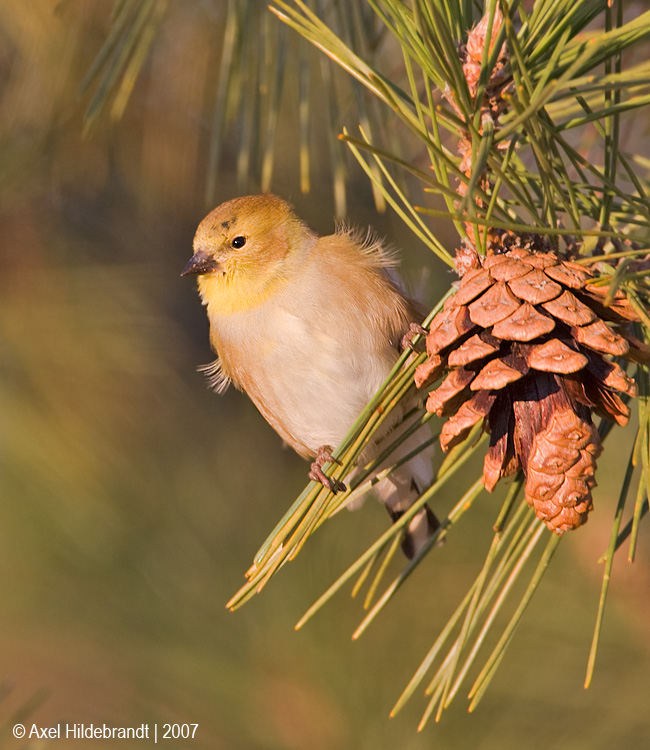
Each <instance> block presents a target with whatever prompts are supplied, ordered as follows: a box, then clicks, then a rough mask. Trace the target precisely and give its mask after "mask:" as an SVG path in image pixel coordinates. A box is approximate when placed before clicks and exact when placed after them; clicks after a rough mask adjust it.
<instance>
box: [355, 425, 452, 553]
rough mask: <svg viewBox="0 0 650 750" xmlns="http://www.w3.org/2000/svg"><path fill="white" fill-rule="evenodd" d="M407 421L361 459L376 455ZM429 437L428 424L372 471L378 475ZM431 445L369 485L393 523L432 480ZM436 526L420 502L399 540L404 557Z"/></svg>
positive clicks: (421, 542) (397, 435) (398, 432)
mask: <svg viewBox="0 0 650 750" xmlns="http://www.w3.org/2000/svg"><path fill="white" fill-rule="evenodd" d="M410 424H411V423H410V422H408V421H407V422H403V423H402V424H400V425H398V426H397V427H396V428H395V429H394V430H392V431H391V432H390V433H389V434H388V435H387V436H386V437H384V438H383V439H382V440H381V441H380V442H379V443H377V444H376V445H375V446H373V448H372V451H371V453H372V455H370V456H369V455H368V451H366V455H364V457H363V458H364V459H365V460H370V458H372V457H373V456H378V455H380V454H381V453H383V452H384V450H385V449H386V447H387V446H388V445H390V443H392V442H393V441H394V440H396V439H397V438H398V437H399V435H400V434H401V433H404V432H405V431H406V430H407V429H408V428H409V426H410ZM430 437H431V431H430V429H429V427H428V425H424V426H423V427H422V428H420V429H419V430H417V431H416V432H414V433H413V434H412V435H411V436H409V437H408V438H407V439H406V440H404V441H403V442H402V443H401V444H400V445H399V446H398V447H397V448H396V449H395V450H394V451H393V452H392V453H391V454H390V455H389V456H388V457H387V458H386V460H385V461H383V462H382V463H381V464H380V465H379V466H378V467H377V470H376V472H375V474H376V475H379V474H380V473H381V472H382V471H383V470H384V469H386V468H388V467H390V466H392V465H393V464H395V463H397V462H398V461H400V460H401V459H402V458H404V457H405V456H407V455H408V454H409V453H412V452H413V451H415V450H416V449H417V448H418V447H419V446H420V445H422V443H424V442H426V441H427V440H428V439H429V438H430ZM433 450H434V448H433V446H432V445H431V446H429V447H427V448H425V449H424V450H422V451H420V452H419V453H418V454H417V455H415V456H413V458H411V459H409V460H408V461H407V462H406V463H404V464H402V465H401V466H398V467H397V468H395V469H394V470H393V471H392V472H391V473H390V474H388V476H386V477H383V478H382V479H380V480H379V481H377V482H376V483H375V484H374V485H373V486H372V490H373V492H374V493H375V494H376V495H377V496H378V498H379V500H380V501H381V502H382V503H383V504H384V505H385V506H386V510H387V511H388V513H389V514H390V517H391V518H392V520H393V522H395V521H397V520H398V519H399V518H401V517H402V516H403V515H404V513H406V511H408V510H409V508H410V507H411V506H412V505H413V504H414V503H415V502H416V501H417V500H418V499H419V498H420V496H421V495H422V493H423V492H424V491H425V490H426V489H427V488H428V487H430V486H431V484H432V483H433V467H432V465H431V457H432V454H433ZM439 526H440V522H439V521H438V519H437V518H436V516H435V514H434V513H433V511H432V510H431V508H429V506H428V505H423V506H422V508H420V510H418V512H417V513H416V514H415V515H414V516H413V518H412V519H411V520H410V522H409V524H408V526H407V527H406V529H405V531H404V538H403V539H402V550H403V552H404V554H405V555H406V557H408V558H409V559H411V558H412V557H414V556H415V555H416V554H417V553H418V552H419V550H420V549H421V548H422V546H423V545H424V544H425V542H426V541H427V540H428V539H429V538H430V537H431V536H432V535H433V533H434V532H435V531H436V529H438V528H439Z"/></svg>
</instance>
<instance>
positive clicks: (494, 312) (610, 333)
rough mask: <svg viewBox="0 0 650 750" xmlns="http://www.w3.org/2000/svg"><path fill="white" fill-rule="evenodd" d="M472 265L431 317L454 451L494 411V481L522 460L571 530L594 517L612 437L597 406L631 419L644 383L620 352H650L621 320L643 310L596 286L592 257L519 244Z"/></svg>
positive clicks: (559, 528) (428, 370) (423, 376)
mask: <svg viewBox="0 0 650 750" xmlns="http://www.w3.org/2000/svg"><path fill="white" fill-rule="evenodd" d="M512 244H514V247H512V245H511V247H512V249H510V250H508V251H507V252H504V253H501V254H498V255H490V256H488V257H487V258H486V259H485V261H484V263H483V266H482V267H481V268H475V269H472V270H469V271H468V272H467V273H465V275H464V276H463V278H462V279H461V281H460V284H459V288H458V292H457V294H456V295H455V296H454V297H450V298H449V299H448V300H447V301H446V303H445V305H444V307H443V309H442V311H441V312H440V313H438V315H436V317H435V318H434V319H433V321H432V322H431V326H430V331H429V334H428V335H427V340H426V346H427V353H428V357H429V360H428V361H427V362H425V363H424V364H422V365H420V367H418V369H417V370H416V383H417V384H418V387H423V386H425V385H427V384H429V383H431V382H433V380H434V379H437V378H438V377H439V376H440V375H441V374H442V373H444V372H447V375H446V377H445V378H444V380H443V381H442V383H441V384H440V385H439V386H438V387H437V388H436V389H435V390H433V391H432V392H431V393H430V394H429V396H428V399H427V410H428V411H430V412H434V413H436V414H437V415H438V416H448V417H449V418H448V420H447V422H446V423H445V424H444V425H443V428H442V430H441V433H440V443H441V445H442V448H443V450H445V451H447V450H449V449H450V448H452V447H453V446H454V445H457V444H458V443H460V442H462V441H463V440H464V439H465V438H466V437H467V436H468V434H469V432H470V431H471V429H472V428H473V427H474V426H475V425H476V424H478V423H479V422H481V421H483V426H484V429H485V430H486V431H487V432H489V433H490V448H489V450H488V453H487V455H486V457H485V463H484V469H483V474H484V483H485V486H486V488H487V489H488V490H489V491H492V490H493V489H494V486H495V485H496V483H497V481H498V480H499V479H500V478H501V477H502V476H507V475H510V474H514V473H515V472H516V471H517V470H518V469H522V470H523V472H524V474H525V476H526V499H527V500H528V502H529V503H530V504H531V505H532V506H534V508H535V511H536V513H537V515H538V517H539V518H541V519H543V520H544V521H545V522H546V524H547V526H548V527H549V529H551V530H552V531H554V532H556V533H558V534H561V533H563V532H564V531H567V530H568V529H572V528H576V527H577V526H580V525H581V524H583V523H584V522H585V521H586V520H587V514H588V512H589V511H590V510H591V507H592V501H591V490H592V488H593V487H594V486H595V480H594V472H595V469H596V458H597V457H598V455H599V453H600V450H601V447H600V440H599V438H598V432H597V431H596V429H595V427H594V426H593V424H592V421H591V414H592V413H596V414H598V415H599V416H603V417H606V418H608V419H613V420H615V421H616V422H618V423H619V424H621V425H623V424H626V423H627V420H628V418H629V409H628V407H627V406H626V404H625V402H624V401H623V400H622V399H621V397H620V395H619V394H625V395H628V396H635V395H636V386H635V383H634V381H632V380H631V379H630V378H629V377H628V376H627V374H626V373H625V372H624V370H623V369H622V368H621V367H620V366H619V365H618V364H617V363H616V362H614V361H612V360H611V359H609V358H608V357H624V358H626V359H629V360H632V361H635V362H646V363H647V362H650V347H648V346H646V345H645V344H643V343H642V342H640V341H638V340H636V339H634V338H633V337H631V336H629V335H627V334H626V333H625V332H624V331H623V330H617V328H619V327H620V326H623V325H624V324H627V323H628V322H629V321H633V320H636V319H637V318H636V315H635V313H634V311H633V310H632V308H631V307H630V305H629V303H628V302H627V300H626V298H625V296H624V295H623V294H622V293H617V294H616V296H615V298H614V301H613V303H612V304H611V305H609V306H608V307H605V305H604V304H603V303H604V297H605V294H606V290H602V288H597V287H594V286H593V285H589V284H588V282H589V281H590V279H592V278H593V276H592V274H591V273H590V272H589V271H588V270H587V269H585V268H584V267H583V266H581V265H578V264H576V263H573V262H570V261H563V260H560V259H559V258H558V257H557V256H556V255H554V254H553V253H549V252H536V251H535V248H534V247H531V245H532V243H531V242H528V244H527V245H526V246H522V245H523V243H512Z"/></svg>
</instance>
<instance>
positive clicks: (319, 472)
mask: <svg viewBox="0 0 650 750" xmlns="http://www.w3.org/2000/svg"><path fill="white" fill-rule="evenodd" d="M328 463H335V464H339V465H340V464H341V462H340V461H339V460H338V459H337V458H334V456H332V449H331V448H330V447H329V446H327V445H324V446H321V447H320V448H319V449H318V453H317V454H316V459H315V460H314V462H313V463H312V465H311V470H310V472H309V478H310V479H312V480H313V481H314V482H320V483H321V484H322V485H323V486H324V487H327V489H328V490H329V491H330V492H331V493H332V494H333V495H336V493H337V492H345V490H346V489H347V487H346V486H345V485H344V484H343V482H341V481H340V480H339V479H336V478H334V477H328V476H327V475H326V474H325V472H324V471H323V464H328Z"/></svg>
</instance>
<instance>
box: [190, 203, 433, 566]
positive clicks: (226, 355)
mask: <svg viewBox="0 0 650 750" xmlns="http://www.w3.org/2000/svg"><path fill="white" fill-rule="evenodd" d="M395 265H396V263H395V258H394V256H393V255H391V253H390V252H388V251H387V250H386V249H385V247H384V246H383V245H382V244H381V242H379V241H377V240H375V239H373V238H372V237H370V236H368V237H366V238H365V239H364V238H363V237H362V235H360V234H358V233H355V232H354V231H351V230H348V229H344V228H341V229H339V230H338V231H337V232H336V233H335V234H332V235H330V236H327V237H321V236H319V235H317V234H316V233H315V232H313V231H312V230H311V229H310V228H309V227H308V226H307V225H306V224H305V223H304V222H303V221H301V220H300V219H299V218H298V217H297V216H296V214H295V213H294V211H293V209H292V207H291V206H290V205H289V204H288V203H287V202H286V201H284V200H282V199H281V198H278V197H277V196H275V195H270V194H266V195H253V196H248V197H243V198H235V199H233V200H229V201H227V202H226V203H223V204H221V205H220V206H218V207H217V208H215V209H214V210H213V211H212V212H211V213H209V214H208V215H207V216H206V217H205V219H203V221H202V222H201V224H200V225H199V227H198V229H197V232H196V235H195V237H194V255H193V256H192V257H191V258H190V260H189V262H188V263H187V265H186V266H185V268H184V269H183V271H182V273H181V276H186V275H196V276H197V277H198V289H199V293H200V296H201V299H202V301H203V304H204V305H205V306H206V307H207V314H208V318H209V321H210V343H211V345H212V348H213V349H214V351H215V352H216V353H217V355H218V359H217V360H216V362H215V363H214V364H213V365H210V366H208V367H207V368H206V371H207V372H208V375H209V376H210V379H211V384H212V386H213V387H214V389H215V390H216V391H217V392H219V393H221V392H223V391H224V390H225V389H226V388H227V387H228V385H229V384H230V383H233V385H235V387H237V388H238V389H240V390H243V391H245V392H246V393H247V394H248V396H249V397H250V398H251V399H252V401H253V403H254V404H255V405H256V406H257V408H258V409H259V411H260V412H261V413H262V416H263V417H264V418H265V419H266V421H267V422H268V423H269V424H270V425H271V426H272V427H273V428H274V429H275V430H276V432H277V433H278V434H279V435H280V437H281V438H282V439H283V440H284V441H285V442H286V443H288V444H289V445H290V446H291V447H292V448H294V449H295V450H296V451H297V452H298V453H299V454H300V455H301V456H303V457H305V458H307V457H311V458H315V460H314V462H313V463H312V466H311V471H310V474H309V476H310V478H311V479H314V480H317V481H320V482H322V483H323V484H324V485H325V486H327V487H328V488H329V489H330V490H332V491H333V492H336V491H338V490H341V489H345V486H344V485H342V484H341V483H340V482H337V481H335V480H333V479H330V478H328V477H327V476H326V475H325V473H324V472H323V465H324V464H325V463H328V462H331V461H333V459H332V455H331V451H332V446H336V445H338V444H339V443H340V442H341V440H342V439H343V438H344V437H345V435H346V433H347V432H348V430H349V429H350V427H351V426H352V424H353V423H354V422H355V421H356V419H357V417H358V416H359V414H360V413H361V412H362V410H363V409H364V407H365V406H366V404H367V403H368V401H369V400H370V399H371V398H372V396H373V395H374V394H375V392H376V391H377V390H378V388H379V387H380V386H381V385H382V383H383V382H384V380H385V379H386V377H387V375H388V373H389V372H390V370H391V368H392V367H393V365H394V364H395V362H396V360H397V358H398V357H399V354H400V342H401V340H402V337H403V336H404V335H405V334H407V333H408V332H409V329H410V327H411V326H412V324H413V323H414V321H416V319H419V320H421V319H422V315H421V310H420V309H419V308H418V305H417V303H415V302H413V301H412V300H409V299H408V298H407V297H406V296H405V295H404V293H403V292H402V291H401V289H400V287H399V281H398V277H397V276H396V274H395V271H394V267H395ZM412 406H413V403H410V404H407V405H406V408H408V409H410V408H411V407H412ZM401 417H402V413H398V414H396V419H397V420H398V421H399V419H401ZM394 424H395V422H393V425H391V426H389V428H388V430H390V429H391V427H393V426H394ZM386 437H387V436H386V434H383V435H381V436H380V439H379V441H376V442H375V443H374V445H373V446H371V447H370V448H369V449H367V450H366V451H365V452H364V454H363V455H362V459H363V461H362V462H363V463H365V462H366V461H368V460H370V459H372V458H373V457H375V456H378V455H379V454H380V453H381V452H382V450H383V447H384V446H383V445H382V440H385V439H386ZM391 439H392V435H391ZM422 440H423V438H422V437H421V434H420V432H416V433H415V435H414V436H412V437H411V438H410V439H408V440H406V441H404V443H402V445H401V446H400V447H399V448H398V449H397V450H396V451H395V452H394V453H393V454H392V455H391V456H390V460H389V461H386V462H385V463H384V464H383V465H382V466H386V465H388V464H391V463H394V462H395V461H396V460H398V459H399V458H400V457H402V456H406V455H407V454H408V453H410V452H411V451H413V450H414V448H415V447H417V445H418V444H419V443H420V442H422ZM362 462H361V461H360V463H362ZM381 468H382V467H379V469H381ZM432 481H433V473H432V467H431V460H430V456H429V455H428V454H426V452H422V453H420V454H418V455H417V456H415V457H414V458H412V459H410V460H409V461H408V462H407V463H405V464H403V465H402V466H401V467H399V468H398V469H396V470H395V471H393V472H392V473H391V474H390V475H389V476H388V477H386V478H384V479H381V480H380V481H379V482H377V483H376V484H375V486H374V487H373V490H374V491H375V493H376V494H378V495H379V498H380V500H381V501H382V502H383V503H384V504H385V505H386V507H387V509H388V511H389V513H390V514H391V517H392V518H393V520H396V519H397V518H399V517H400V516H401V515H402V514H403V513H404V512H405V511H406V510H408V508H409V507H410V506H411V505H412V504H413V503H414V502H415V500H417V499H418V497H419V496H420V494H421V492H422V491H423V490H424V489H426V487H428V486H429V485H430V484H431V482H432ZM438 525H439V524H438V522H437V519H436V518H435V516H434V515H433V513H432V512H431V510H430V509H429V508H428V507H426V506H425V507H424V508H422V509H421V510H420V511H419V512H418V514H417V515H416V516H414V518H413V519H412V520H411V522H410V524H409V527H408V529H407V530H406V532H405V536H404V539H403V542H402V548H403V550H404V552H405V553H406V554H407V556H408V557H412V556H413V555H414V554H415V553H416V552H417V551H418V549H419V548H420V547H421V546H422V544H423V543H424V542H425V541H426V539H427V538H428V537H429V536H430V535H431V533H432V532H433V531H434V530H435V528H437V527H438Z"/></svg>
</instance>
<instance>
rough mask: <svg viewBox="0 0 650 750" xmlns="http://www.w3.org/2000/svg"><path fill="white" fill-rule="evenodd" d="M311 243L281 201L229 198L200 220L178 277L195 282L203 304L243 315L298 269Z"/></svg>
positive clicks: (306, 231) (308, 234) (258, 197)
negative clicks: (193, 278)
mask: <svg viewBox="0 0 650 750" xmlns="http://www.w3.org/2000/svg"><path fill="white" fill-rule="evenodd" d="M313 239H314V235H313V234H312V232H311V231H310V230H309V228H308V227H307V226H306V225H305V224H303V223H302V222H301V221H300V219H298V217H297V216H296V215H295V214H294V212H293V210H292V208H291V206H290V205H289V204H288V203H287V202H286V201H283V200H282V199H281V198H278V197H277V196H275V195H251V196H248V197H245V198H235V199H233V200H230V201H227V202H226V203H222V204H221V205H220V206H218V207H217V208H215V209H214V211H212V212H211V213H209V214H208V215H207V216H206V217H205V219H203V221H202V222H201V224H200V225H199V228H198V229H197V231H196V235H195V236H194V255H193V256H192V257H191V258H190V260H189V261H188V263H187V265H186V266H185V268H184V269H183V271H182V272H181V276H187V275H190V274H194V275H196V276H198V281H199V291H200V293H201V296H202V298H203V301H204V302H205V303H206V304H210V305H212V304H214V305H216V306H217V307H219V306H225V307H227V308H228V309H229V310H230V311H234V310H235V309H238V308H242V309H245V308H246V307H251V306H253V305H255V304H259V302H260V301H261V299H260V298H264V297H265V296H268V294H270V293H271V291H272V290H273V289H274V288H275V285H276V283H281V281H282V280H283V279H284V278H286V276H287V274H289V273H290V272H291V269H292V268H294V267H296V266H297V265H299V263H300V261H301V260H302V258H303V257H304V254H305V253H306V252H308V249H309V246H310V245H311V241H313ZM224 311H225V310H224Z"/></svg>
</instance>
